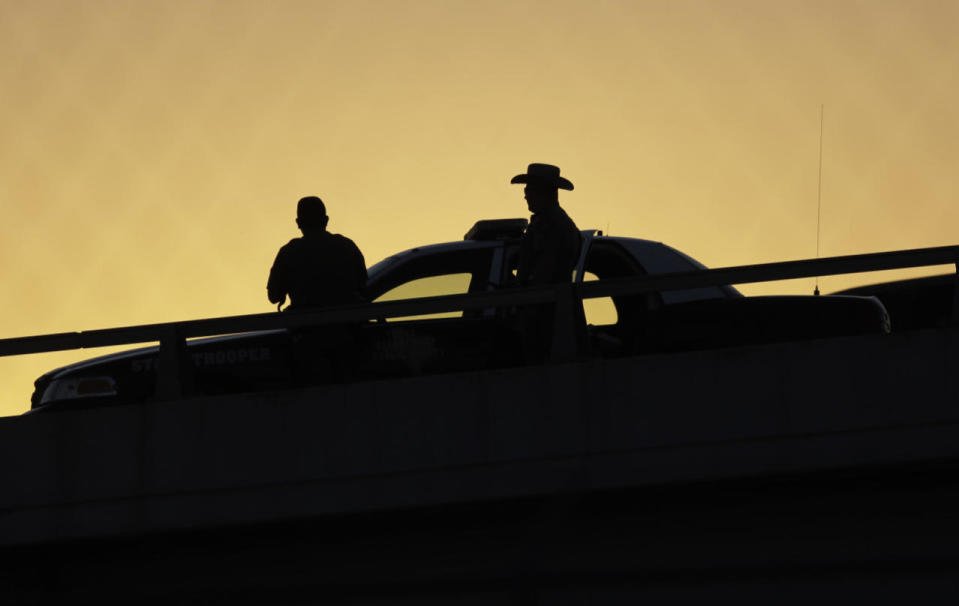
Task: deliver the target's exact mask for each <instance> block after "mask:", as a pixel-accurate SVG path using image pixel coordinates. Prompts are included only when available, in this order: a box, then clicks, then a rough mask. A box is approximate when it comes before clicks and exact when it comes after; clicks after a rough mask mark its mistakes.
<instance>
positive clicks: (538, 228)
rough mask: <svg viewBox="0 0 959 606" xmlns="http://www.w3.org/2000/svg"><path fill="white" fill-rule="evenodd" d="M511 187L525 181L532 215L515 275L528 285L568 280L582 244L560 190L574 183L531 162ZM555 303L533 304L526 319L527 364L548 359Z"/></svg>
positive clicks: (523, 322) (555, 169)
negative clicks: (561, 205) (553, 304)
mask: <svg viewBox="0 0 959 606" xmlns="http://www.w3.org/2000/svg"><path fill="white" fill-rule="evenodd" d="M510 183H524V184H525V185H526V187H524V188H523V194H524V197H525V198H526V204H527V206H529V210H530V212H531V213H533V216H532V217H530V220H529V227H527V228H526V233H524V234H523V239H522V241H521V242H520V250H519V268H518V269H517V271H516V277H517V278H518V279H519V283H520V284H521V285H523V286H538V285H542V284H560V283H563V282H567V283H568V282H569V281H570V279H571V278H572V274H573V268H575V267H576V262H577V260H578V259H579V249H580V246H581V245H582V243H581V237H580V235H579V230H578V229H577V228H576V224H575V223H573V220H572V219H570V218H569V215H567V214H566V211H564V210H563V209H562V208H560V207H559V190H561V189H565V190H567V191H571V190H572V189H573V184H572V183H570V182H569V181H568V180H566V179H564V178H563V177H560V176H559V167H558V166H553V165H551V164H530V165H529V167H528V168H527V169H526V173H524V174H522V175H516V176H515V177H513V178H512V179H511V180H510ZM554 313H555V312H554V309H553V306H552V305H532V306H528V307H526V308H524V310H523V312H522V316H521V318H522V319H521V320H520V322H521V333H522V338H523V350H524V352H525V356H526V359H527V361H529V362H531V363H538V362H542V361H544V360H545V359H546V358H547V356H548V353H549V351H550V349H551V344H552V341H553V314H554Z"/></svg>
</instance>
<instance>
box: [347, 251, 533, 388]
mask: <svg viewBox="0 0 959 606" xmlns="http://www.w3.org/2000/svg"><path fill="white" fill-rule="evenodd" d="M502 254H503V251H502V243H496V242H489V243H467V242H463V243H453V244H449V245H438V246H432V247H424V248H423V249H420V250H416V251H412V252H411V253H410V254H406V255H404V257H403V259H402V260H401V261H399V262H397V263H395V264H394V266H392V267H390V269H389V271H386V272H381V273H380V274H379V275H377V276H376V277H375V278H374V279H373V280H371V282H370V284H369V286H368V289H367V290H368V292H369V294H370V297H371V299H372V300H373V301H374V302H383V301H395V300H401V299H412V298H420V297H436V296H443V295H458V294H467V293H477V292H486V291H488V290H490V289H492V288H493V287H494V285H495V284H497V283H498V281H499V272H500V267H501V266H502ZM365 332H366V339H365V343H364V350H365V355H364V363H365V365H366V366H365V374H368V375H371V376H374V377H375V376H381V377H386V376H397V375H408V374H412V375H416V374H426V373H434V372H453V371H462V370H475V369H481V368H496V367H502V366H508V365H512V364H514V363H516V361H517V360H516V359H514V358H517V359H518V355H519V354H518V352H517V349H518V348H517V343H518V339H517V337H516V336H515V334H514V331H513V330H512V329H511V327H510V325H509V322H507V321H506V320H504V319H503V318H501V317H497V314H496V313H493V311H492V310H468V311H466V312H463V311H456V312H447V313H436V314H424V315H417V316H407V317H399V318H383V319H380V320H379V321H376V322H373V323H371V324H370V325H368V326H367V327H366V330H365Z"/></svg>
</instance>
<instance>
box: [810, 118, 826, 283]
mask: <svg viewBox="0 0 959 606" xmlns="http://www.w3.org/2000/svg"><path fill="white" fill-rule="evenodd" d="M824 113H825V105H820V106H819V192H818V194H817V196H816V258H817V259H818V258H819V234H820V225H821V218H822V122H823V114H824ZM812 294H814V295H816V296H818V295H819V276H816V288H815V290H813V292H812Z"/></svg>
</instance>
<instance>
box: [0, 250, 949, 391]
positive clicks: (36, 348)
mask: <svg viewBox="0 0 959 606" xmlns="http://www.w3.org/2000/svg"><path fill="white" fill-rule="evenodd" d="M946 264H952V265H954V266H955V267H956V271H957V282H956V293H955V295H954V297H953V306H954V307H953V321H956V320H957V319H959V246H940V247H933V248H919V249H912V250H901V251H891V252H882V253H870V254H862V255H847V256H840V257H827V258H823V259H806V260H800V261H785V262H778V263H761V264H756V265H741V266H736V267H722V268H717V269H705V270H698V271H687V272H677V273H670V274H659V275H654V276H642V277H637V278H623V279H609V280H601V281H596V282H586V283H582V284H576V285H573V284H558V285H554V286H543V287H532V288H514V289H504V290H500V291H496V292H484V293H474V294H466V295H449V296H441V297H426V298H420V299H406V300H402V301H389V302H381V303H365V304H359V305H348V306H339V307H330V308H324V309H317V310H311V311H304V312H299V313H282V314H280V313H276V312H270V313H262V314H250V315H241V316H227V317H222V318H209V319H202V320H188V321H183V322H167V323H161V324H144V325H139V326H127V327H121V328H107V329H99V330H88V331H81V332H68V333H57V334H50V335H39V336H29V337H17V338H11V339H0V357H2V356H14V355H22V354H32V353H42V352H52V351H66V350H72V349H83V348H90V347H105V346H111V345H132V344H136V343H146V342H155V341H159V342H160V368H161V369H165V370H161V373H167V375H168V376H166V377H164V376H161V378H160V384H161V392H163V394H160V395H164V394H165V396H166V397H177V396H179V395H181V393H182V384H183V382H182V377H180V376H179V375H180V371H179V370H178V369H181V368H182V367H183V365H184V360H185V340H186V339H190V338H195V337H205V336H214V335H224V334H235V333H244V332H252V331H258V330H274V329H281V328H296V327H303V326H316V325H322V324H338V323H346V322H363V321H368V320H372V319H377V318H397V317H405V316H415V315H424V314H433V313H444V312H455V311H469V310H476V309H484V308H488V307H517V306H526V305H537V304H552V305H555V306H556V309H555V314H554V322H555V326H554V333H553V344H552V359H553V360H556V361H562V360H569V359H572V358H573V357H574V355H575V348H576V339H575V327H574V315H573V312H574V309H575V307H574V303H575V301H577V300H581V299H591V298H599V297H609V296H618V295H630V294H640V293H647V292H655V291H668V290H686V289H692V288H702V287H709V286H721V285H726V284H747V283H755V282H772V281H777V280H791V279H796V278H809V277H815V276H830V275H841V274H851V273H863V272H871V271H882V270H889V269H904V268H909V267H924V266H931V265H946Z"/></svg>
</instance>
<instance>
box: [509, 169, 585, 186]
mask: <svg viewBox="0 0 959 606" xmlns="http://www.w3.org/2000/svg"><path fill="white" fill-rule="evenodd" d="M509 182H510V183H545V184H548V185H552V186H553V187H555V188H557V189H565V190H569V191H572V189H573V184H572V183H570V182H569V181H568V180H566V179H564V178H563V177H560V176H559V167H558V166H553V165H552V164H530V165H529V167H527V169H526V173H525V174H522V175H516V176H515V177H513V178H512V179H510V181H509Z"/></svg>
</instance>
